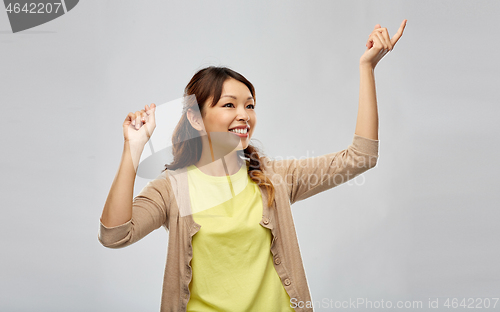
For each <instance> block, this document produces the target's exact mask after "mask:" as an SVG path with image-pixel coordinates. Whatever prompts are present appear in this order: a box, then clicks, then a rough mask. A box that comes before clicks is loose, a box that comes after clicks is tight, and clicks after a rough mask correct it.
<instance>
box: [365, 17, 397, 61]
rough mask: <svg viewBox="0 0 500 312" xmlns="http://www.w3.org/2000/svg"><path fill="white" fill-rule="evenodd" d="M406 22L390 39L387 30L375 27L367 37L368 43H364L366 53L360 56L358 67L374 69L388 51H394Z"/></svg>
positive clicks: (378, 26)
mask: <svg viewBox="0 0 500 312" xmlns="http://www.w3.org/2000/svg"><path fill="white" fill-rule="evenodd" d="M406 21H407V20H404V21H403V23H401V26H399V29H398V32H397V33H396V34H395V35H394V37H392V39H391V38H390V37H389V33H388V32H387V28H385V27H384V28H382V27H381V26H380V25H379V24H377V25H375V29H374V30H373V31H372V33H371V34H370V36H369V37H368V42H367V43H366V51H365V53H363V55H362V56H361V59H360V60H359V64H360V65H368V66H370V67H371V68H373V69H374V68H375V66H377V63H378V62H379V61H380V60H381V59H382V58H383V57H384V56H385V55H386V54H387V53H389V52H390V51H392V50H393V49H394V46H395V45H396V42H398V40H399V38H401V36H402V35H403V30H404V29H405V26H406Z"/></svg>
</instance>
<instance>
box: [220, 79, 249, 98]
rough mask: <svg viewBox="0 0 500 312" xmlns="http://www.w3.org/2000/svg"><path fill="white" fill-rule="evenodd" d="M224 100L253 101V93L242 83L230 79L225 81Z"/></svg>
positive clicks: (223, 87)
mask: <svg viewBox="0 0 500 312" xmlns="http://www.w3.org/2000/svg"><path fill="white" fill-rule="evenodd" d="M224 98H232V99H245V100H247V99H253V97H252V92H250V90H249V89H248V87H247V86H246V85H245V84H244V83H243V82H241V81H238V80H236V79H233V78H230V79H227V80H226V81H224V84H223V85H222V94H221V100H222V99H224Z"/></svg>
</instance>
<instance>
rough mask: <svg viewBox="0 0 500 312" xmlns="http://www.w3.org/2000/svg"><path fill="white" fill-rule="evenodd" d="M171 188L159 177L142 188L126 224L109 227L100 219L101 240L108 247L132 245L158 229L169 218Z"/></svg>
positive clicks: (99, 234) (99, 235)
mask: <svg viewBox="0 0 500 312" xmlns="http://www.w3.org/2000/svg"><path fill="white" fill-rule="evenodd" d="M168 194H169V190H168V189H167V182H166V180H165V179H162V178H157V179H155V180H153V181H150V182H148V184H147V185H146V186H145V187H144V188H143V189H142V190H141V192H140V193H139V194H138V195H137V196H136V197H135V198H134V200H133V203H132V218H131V219H130V220H129V221H127V222H125V223H124V224H121V225H117V226H113V227H107V226H105V225H104V224H102V221H101V220H99V223H100V227H99V233H98V236H97V238H98V240H99V242H100V243H101V244H102V245H103V246H105V247H108V248H122V247H125V246H128V245H131V244H133V243H135V242H137V241H138V240H140V239H142V238H143V237H144V236H146V235H148V234H149V233H151V232H152V231H153V230H156V229H158V228H159V227H160V226H162V225H163V224H165V225H166V223H167V220H168V215H167V211H168V209H167V208H168V206H169V196H168Z"/></svg>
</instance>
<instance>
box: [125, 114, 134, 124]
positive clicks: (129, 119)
mask: <svg viewBox="0 0 500 312" xmlns="http://www.w3.org/2000/svg"><path fill="white" fill-rule="evenodd" d="M134 117H135V114H134V113H132V112H130V113H128V115H127V117H125V121H124V122H125V123H126V124H127V125H130V124H131V123H132V120H133V119H134Z"/></svg>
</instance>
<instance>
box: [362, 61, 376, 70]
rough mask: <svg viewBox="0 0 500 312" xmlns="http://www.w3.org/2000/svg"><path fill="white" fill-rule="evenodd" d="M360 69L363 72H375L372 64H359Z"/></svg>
mask: <svg viewBox="0 0 500 312" xmlns="http://www.w3.org/2000/svg"><path fill="white" fill-rule="evenodd" d="M359 69H361V70H375V66H373V65H372V64H370V63H364V62H359Z"/></svg>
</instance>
